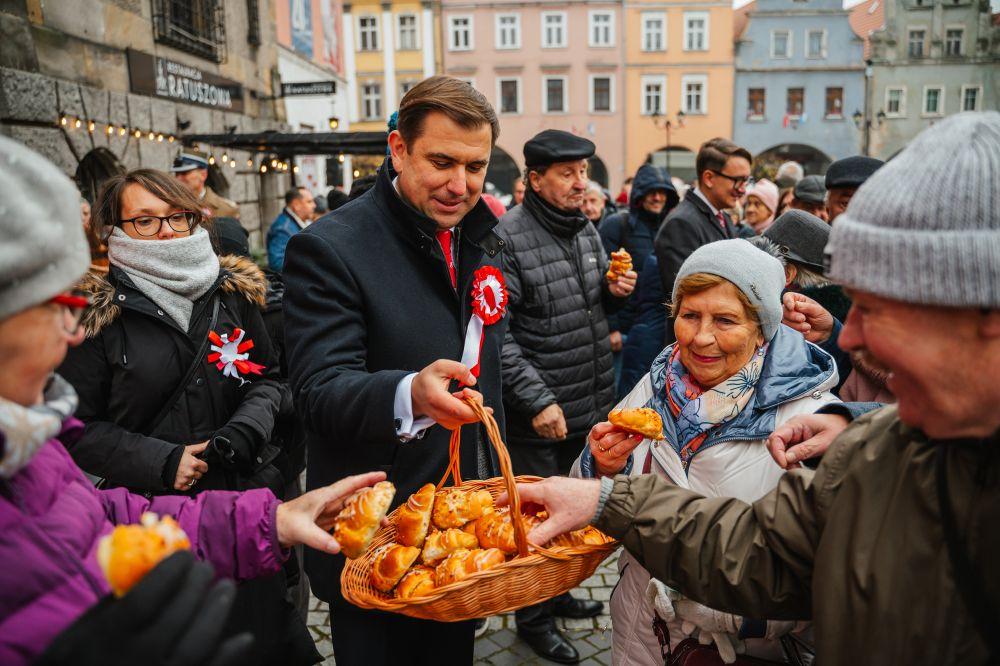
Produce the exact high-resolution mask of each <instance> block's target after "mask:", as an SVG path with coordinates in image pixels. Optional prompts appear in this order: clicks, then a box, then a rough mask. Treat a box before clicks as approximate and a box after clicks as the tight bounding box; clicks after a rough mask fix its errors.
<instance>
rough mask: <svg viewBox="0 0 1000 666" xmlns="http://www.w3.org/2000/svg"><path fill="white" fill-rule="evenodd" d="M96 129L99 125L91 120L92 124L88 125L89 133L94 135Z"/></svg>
mask: <svg viewBox="0 0 1000 666" xmlns="http://www.w3.org/2000/svg"><path fill="white" fill-rule="evenodd" d="M96 127H97V124H96V123H95V122H94V121H93V120H91V121H90V122H88V123H87V131H88V132H91V133H93V131H94V129H95V128H96Z"/></svg>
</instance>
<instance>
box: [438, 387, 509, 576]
mask: <svg viewBox="0 0 1000 666" xmlns="http://www.w3.org/2000/svg"><path fill="white" fill-rule="evenodd" d="M465 402H466V403H467V404H468V405H469V407H471V408H472V411H473V412H475V414H476V416H477V417H478V418H479V420H480V421H482V423H483V426H485V428H486V436H487V438H488V439H489V440H490V444H492V445H493V449H494V450H495V451H496V452H497V459H498V460H499V461H500V474H501V475H502V476H503V481H504V485H505V486H507V496H508V497H509V498H510V522H511V524H512V525H513V526H514V543H515V544H517V552H518V554H519V555H520V556H521V557H527V556H528V533H527V530H526V529H525V527H524V518H523V516H521V497H520V495H518V494H517V483H516V482H515V480H514V468H513V466H512V465H511V462H510V453H508V452H507V447H506V445H504V443H503V439H501V437H500V427H499V426H498V425H497V422H496V420H495V419H494V418H493V415H492V414H490V413H489V412H487V411H486V409H485V408H484V407H483V405H482V403H480V402H479V401H478V400H476V399H475V398H473V397H471V396H469V397H466V398H465ZM461 432H462V428H461V426H459V427H458V428H455V429H454V430H452V431H451V440H450V441H449V442H448V469H446V470H445V472H444V476H443V477H441V480H440V481H439V482H438V484H437V487H438V489H440V488H441V487H442V486H443V485H444V484H445V482H446V481H447V480H448V477H449V476H451V477H452V478H454V479H455V485H461V484H462V473H461V469H460V458H459V449H460V448H461V446H462V435H461Z"/></svg>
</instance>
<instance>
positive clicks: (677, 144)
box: [622, 0, 733, 180]
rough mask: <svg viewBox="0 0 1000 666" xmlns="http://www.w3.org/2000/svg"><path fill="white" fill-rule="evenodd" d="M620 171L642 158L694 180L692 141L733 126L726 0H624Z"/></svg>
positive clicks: (729, 12) (694, 143) (726, 131)
mask: <svg viewBox="0 0 1000 666" xmlns="http://www.w3.org/2000/svg"><path fill="white" fill-rule="evenodd" d="M623 7H624V9H623V13H624V15H623V22H624V34H625V50H624V58H625V82H624V83H625V85H624V92H625V98H624V101H623V107H622V114H623V122H624V123H625V127H626V129H625V146H626V157H625V170H626V172H627V173H628V174H630V175H631V174H634V173H635V171H636V170H637V169H638V168H639V166H640V165H642V164H643V163H644V162H646V161H647V160H652V162H653V163H655V164H658V165H660V166H666V167H667V168H668V170H669V171H670V173H671V174H672V175H674V176H678V177H680V178H683V179H684V180H693V179H694V177H695V172H694V157H695V153H697V151H698V147H699V146H700V145H701V144H702V143H704V142H705V141H707V140H708V139H711V138H713V137H717V136H723V137H730V136H732V130H733V40H732V34H733V8H732V3H731V2H729V1H728V0H723V1H718V0H683V1H681V2H665V1H664V0H627V1H626V2H625V3H624V5H623Z"/></svg>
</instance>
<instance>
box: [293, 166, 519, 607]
mask: <svg viewBox="0 0 1000 666" xmlns="http://www.w3.org/2000/svg"><path fill="white" fill-rule="evenodd" d="M496 224H497V220H496V218H495V217H494V216H493V213H491V212H490V210H489V208H488V207H487V206H486V204H485V203H483V202H482V201H480V202H478V203H477V204H476V206H475V207H474V208H473V209H472V210H471V211H470V212H469V214H468V215H466V217H465V219H464V220H462V222H461V223H460V225H459V251H458V263H457V270H458V290H457V293H456V290H455V289H454V288H452V286H451V278H450V277H449V274H448V267H447V264H446V263H445V258H444V253H443V252H442V250H441V247H440V245H438V242H437V240H436V238H435V236H434V233H435V231H436V225H435V223H434V222H433V221H432V220H430V219H429V218H427V217H425V216H423V215H421V214H420V213H418V212H416V211H415V210H414V209H413V208H411V207H410V206H409V205H407V204H406V203H404V202H403V200H402V199H401V198H400V197H399V194H398V193H397V192H396V190H395V188H394V187H393V184H392V181H391V180H390V178H389V175H388V172H387V169H386V167H385V166H384V165H383V167H382V169H381V171H380V172H379V175H378V179H377V181H376V184H375V187H373V188H372V189H371V190H369V191H368V192H366V193H365V194H363V195H362V196H361V197H359V198H357V199H355V200H354V201H351V202H349V203H347V204H345V205H344V206H342V207H340V208H338V209H337V210H336V211H334V212H333V213H331V214H329V215H327V216H325V217H324V218H323V219H322V220H320V221H318V222H316V223H315V224H312V225H310V226H309V227H307V228H306V229H305V230H303V231H302V232H300V233H298V234H295V236H293V237H292V239H291V240H290V241H289V244H288V249H287V250H286V258H285V268H284V278H285V300H284V309H285V343H286V346H287V354H288V366H289V377H290V380H291V386H292V391H293V394H294V398H295V405H296V408H297V410H298V412H299V414H300V416H301V418H302V419H303V421H304V424H305V427H306V430H307V447H308V456H309V464H308V467H307V486H308V487H309V488H316V487H319V486H322V485H326V484H330V483H333V482H335V481H337V480H338V479H341V478H343V477H345V476H347V475H350V474H359V473H362V472H368V471H374V470H384V471H385V472H386V473H387V474H388V478H389V481H391V482H392V483H394V484H395V486H396V496H395V499H394V502H393V506H396V505H398V504H400V503H401V502H405V501H406V499H407V498H408V497H409V496H410V495H411V494H412V493H413V492H415V491H416V490H417V489H418V488H420V487H421V486H422V485H424V484H426V483H437V482H438V481H439V480H440V479H441V477H442V476H443V475H444V472H445V468H446V467H447V464H448V440H449V438H450V434H451V433H450V432H449V431H447V430H445V429H444V428H442V427H441V426H439V425H433V426H431V427H430V428H429V429H428V430H426V431H425V433H424V436H423V437H422V438H420V439H414V440H411V441H409V442H405V443H404V442H401V441H400V440H399V438H398V437H397V436H396V424H395V422H394V405H393V403H394V399H395V393H396V386H397V385H398V384H399V382H400V380H402V379H403V378H404V377H405V376H406V375H408V374H410V373H412V372H418V371H420V370H421V369H423V368H425V367H426V366H428V365H430V364H431V363H433V362H434V361H436V360H438V359H451V360H455V361H458V360H460V359H461V357H462V349H463V347H464V343H465V331H466V327H467V326H468V324H469V319H470V316H471V314H472V302H471V297H470V290H471V286H472V282H473V274H474V272H475V271H476V270H477V269H478V268H480V267H481V266H486V265H489V266H495V267H498V268H499V266H500V251H501V249H502V247H503V243H502V242H501V240H500V238H499V237H498V236H497V235H496V234H495V233H494V232H493V227H494V226H495V225H496ZM506 327H507V317H506V316H505V317H504V318H503V319H501V320H500V321H498V322H497V323H496V324H493V325H491V326H487V327H485V331H486V333H485V339H484V342H483V347H482V352H481V356H480V360H481V371H480V375H479V381H478V383H477V384H476V386H475V387H474V388H475V389H476V390H478V391H480V392H481V393H482V394H483V398H484V401H485V404H486V405H487V406H489V407H492V408H493V410H494V417H495V418H496V420H497V422H498V423H499V424H500V425H501V429H502V428H503V423H504V412H503V402H502V400H501V394H500V350H501V348H502V345H503V334H504V331H505V329H506ZM454 389H455V390H457V387H454ZM461 470H462V477H463V479H476V478H489V477H493V476H497V475H498V474H499V468H498V466H497V464H496V459H495V455H494V454H493V453H492V449H491V447H490V445H489V443H488V441H487V439H486V436H485V433H484V431H483V428H482V427H480V426H477V425H467V426H465V427H463V428H462V447H461ZM341 566H342V558H341V557H339V556H338V557H337V558H333V557H331V556H326V555H322V554H319V553H317V552H316V551H310V552H307V570H308V572H309V576H310V580H311V581H312V582H313V590H314V591H315V592H316V594H317V596H319V597H320V598H322V599H325V600H328V601H329V600H331V597H333V599H334V601H336V600H337V599H339V596H340V595H339V588H340V586H339V582H338V581H337V579H336V577H335V576H336V574H337V572H338V571H339V568H340V567H341Z"/></svg>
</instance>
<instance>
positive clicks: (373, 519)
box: [333, 481, 396, 559]
mask: <svg viewBox="0 0 1000 666" xmlns="http://www.w3.org/2000/svg"><path fill="white" fill-rule="evenodd" d="M395 494H396V487H395V486H394V485H392V484H391V483H389V482H388V481H379V482H378V483H376V484H375V485H374V486H372V487H371V488H363V489H361V490H359V491H358V492H356V493H355V494H354V495H352V496H351V497H350V499H348V500H347V502H346V503H345V504H344V508H343V510H341V512H340V514H339V515H338V516H337V517H336V518H335V519H334V523H333V538H334V539H336V540H337V543H339V544H340V550H341V552H342V553H344V555H346V556H347V557H349V558H351V559H354V558H356V557H361V556H362V555H364V553H365V551H366V550H368V546H370V545H371V543H372V539H373V538H375V532H377V531H378V528H379V525H381V523H382V519H383V518H385V513H386V511H388V510H389V505H390V504H392V498H393V496H394V495H395Z"/></svg>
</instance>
